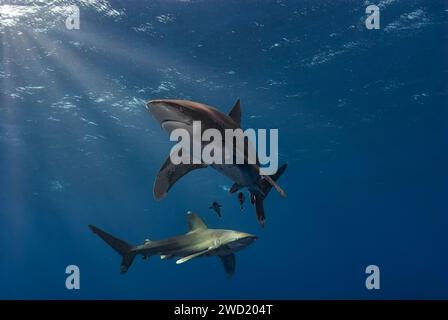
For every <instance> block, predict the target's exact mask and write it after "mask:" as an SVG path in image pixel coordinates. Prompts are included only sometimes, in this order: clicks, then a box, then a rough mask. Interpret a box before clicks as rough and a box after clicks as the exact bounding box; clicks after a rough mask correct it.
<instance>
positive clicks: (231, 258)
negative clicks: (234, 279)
mask: <svg viewBox="0 0 448 320" xmlns="http://www.w3.org/2000/svg"><path fill="white" fill-rule="evenodd" d="M219 258H220V259H221V261H222V264H223V266H224V270H225V271H226V273H227V275H228V276H229V277H231V276H232V275H233V274H234V273H235V265H236V259H235V254H234V253H231V254H228V255H225V256H219Z"/></svg>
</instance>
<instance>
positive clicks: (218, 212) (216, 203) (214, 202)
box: [209, 201, 222, 218]
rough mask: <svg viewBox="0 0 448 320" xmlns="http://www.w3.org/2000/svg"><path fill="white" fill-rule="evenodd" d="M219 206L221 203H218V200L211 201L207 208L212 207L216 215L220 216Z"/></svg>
mask: <svg viewBox="0 0 448 320" xmlns="http://www.w3.org/2000/svg"><path fill="white" fill-rule="evenodd" d="M221 207H222V205H220V204H219V203H218V202H216V201H213V203H212V205H211V206H210V207H209V209H213V210H215V212H216V214H217V215H218V217H220V218H221Z"/></svg>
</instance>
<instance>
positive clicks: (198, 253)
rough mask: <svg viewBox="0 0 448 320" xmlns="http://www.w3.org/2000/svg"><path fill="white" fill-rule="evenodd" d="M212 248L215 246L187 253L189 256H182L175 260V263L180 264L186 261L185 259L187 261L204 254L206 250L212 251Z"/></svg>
mask: <svg viewBox="0 0 448 320" xmlns="http://www.w3.org/2000/svg"><path fill="white" fill-rule="evenodd" d="M214 249H216V248H214V247H210V248H208V249H207V250H203V251H199V252H196V253H193V254H191V255H189V256H186V257H183V258H181V259H179V260H177V261H176V264H181V263H184V262H187V261H189V260H191V259H193V258H196V257H199V256H202V255H203V254H206V253H207V252H209V251H212V250H214Z"/></svg>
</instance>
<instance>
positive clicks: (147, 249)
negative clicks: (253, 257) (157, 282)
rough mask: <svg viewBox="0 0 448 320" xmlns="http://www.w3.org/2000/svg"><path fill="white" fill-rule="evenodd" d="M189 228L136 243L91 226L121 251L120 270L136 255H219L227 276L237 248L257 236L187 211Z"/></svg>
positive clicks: (187, 257)
mask: <svg viewBox="0 0 448 320" xmlns="http://www.w3.org/2000/svg"><path fill="white" fill-rule="evenodd" d="M187 220H188V232H187V233H186V234H183V235H180V236H175V237H171V238H167V239H163V240H156V241H152V240H149V239H145V241H144V242H143V244H140V245H137V246H133V245H131V244H129V243H127V242H125V241H123V240H120V239H118V238H116V237H114V236H112V235H111V234H109V233H107V232H105V231H103V230H101V229H100V228H98V227H95V226H93V225H89V228H90V229H91V230H92V231H93V233H95V234H96V235H98V236H99V237H100V238H101V239H103V240H104V241H105V242H106V243H107V244H108V245H109V246H111V247H112V248H113V249H114V250H115V251H116V252H117V253H118V254H120V255H121V257H122V260H121V274H124V273H126V272H127V271H128V269H129V268H130V266H131V265H132V262H133V261H134V259H135V257H136V256H137V255H142V256H143V258H144V259H148V258H149V257H151V256H155V255H159V256H160V258H161V259H172V258H174V257H177V258H178V259H177V261H176V264H182V263H185V262H187V261H189V260H191V259H194V258H199V257H207V256H216V257H219V258H220V260H221V261H222V264H223V266H224V270H225V272H226V274H227V275H228V276H232V275H233V274H234V273H235V266H236V258H235V252H237V251H240V250H242V249H244V248H245V247H247V246H249V245H250V244H251V243H253V242H254V241H255V240H256V239H257V237H256V236H254V235H252V234H249V233H245V232H240V231H235V230H223V229H209V228H208V227H207V225H206V224H205V223H204V221H203V220H202V219H201V218H200V217H199V216H198V215H197V214H196V213H194V212H191V211H189V212H187Z"/></svg>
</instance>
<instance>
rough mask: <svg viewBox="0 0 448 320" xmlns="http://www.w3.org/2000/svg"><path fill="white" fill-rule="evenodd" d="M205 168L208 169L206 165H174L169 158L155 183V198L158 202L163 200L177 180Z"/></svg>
mask: <svg viewBox="0 0 448 320" xmlns="http://www.w3.org/2000/svg"><path fill="white" fill-rule="evenodd" d="M205 167H207V165H205V164H183V163H181V164H173V163H172V162H171V158H169V157H168V159H167V160H166V161H165V163H164V164H163V166H162V168H160V171H159V173H158V174H157V177H156V181H155V182H154V189H153V193H154V198H156V200H160V199H162V198H163V197H164V196H165V195H166V193H167V192H168V191H169V190H170V189H171V187H172V186H173V185H174V184H175V183H176V181H177V180H179V179H180V178H182V177H183V176H184V175H186V174H187V173H188V172H190V171H192V170H195V169H201V168H205Z"/></svg>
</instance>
